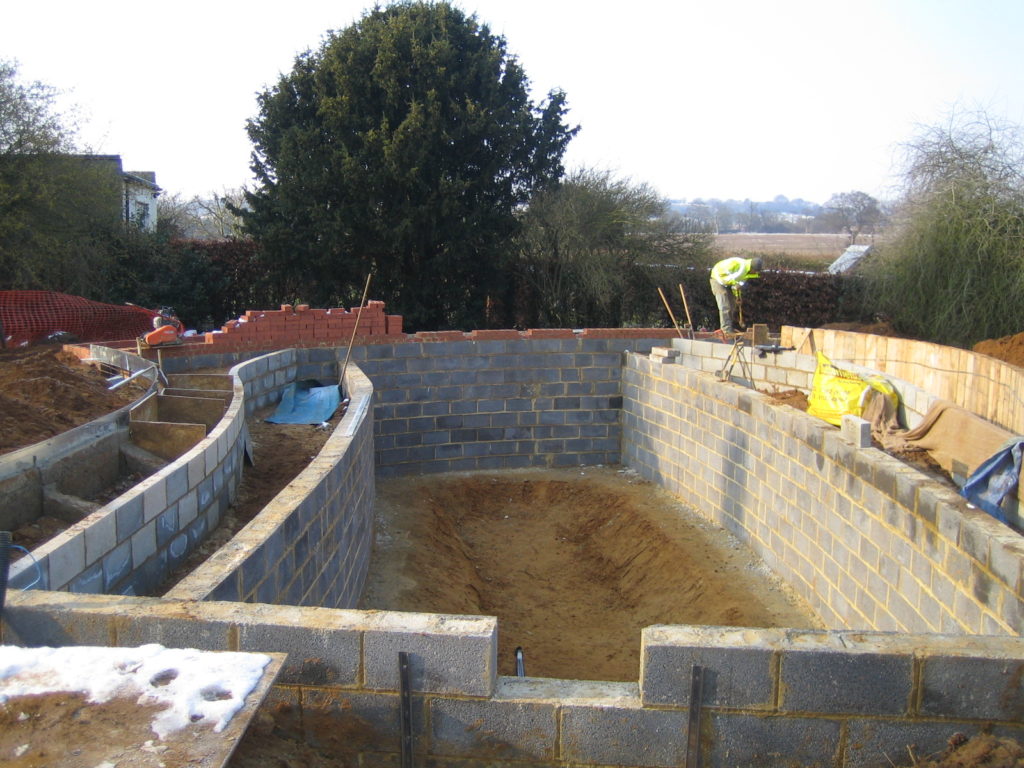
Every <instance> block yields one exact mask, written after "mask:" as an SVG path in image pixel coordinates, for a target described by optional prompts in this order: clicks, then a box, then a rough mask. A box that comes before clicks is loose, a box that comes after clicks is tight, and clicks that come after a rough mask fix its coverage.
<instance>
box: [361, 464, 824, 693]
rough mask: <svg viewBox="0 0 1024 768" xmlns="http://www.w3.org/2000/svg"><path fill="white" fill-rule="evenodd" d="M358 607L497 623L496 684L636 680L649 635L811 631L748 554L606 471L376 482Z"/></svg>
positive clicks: (657, 492)
mask: <svg viewBox="0 0 1024 768" xmlns="http://www.w3.org/2000/svg"><path fill="white" fill-rule="evenodd" d="M375 527H376V540H375V544H374V551H373V556H372V558H371V562H370V571H369V575H368V580H367V587H366V590H365V592H364V595H363V599H362V601H361V603H360V607H361V608H364V609H381V610H397V611H416V612H427V613H446V614H469V615H488V616H496V617H497V618H498V673H499V674H503V675H514V674H516V669H515V650H516V648H522V650H523V655H524V660H525V672H526V675H527V676H530V677H557V678H568V679H578V680H608V681H623V682H626V681H635V680H637V679H638V677H639V665H640V631H641V629H642V628H643V627H646V626H650V625H655V624H703V625H717V626H744V627H799V628H818V627H821V626H822V624H821V622H820V620H819V619H818V618H817V617H816V616H815V615H814V613H813V611H811V610H810V609H809V608H808V607H807V606H806V605H805V604H804V603H803V602H802V601H801V600H800V599H799V598H797V597H795V596H794V595H793V594H792V592H791V591H790V590H789V589H788V588H787V587H786V585H785V584H783V583H782V582H781V580H779V579H778V578H777V577H776V576H775V575H774V574H773V573H772V572H771V571H770V570H769V569H768V568H767V567H766V566H765V565H764V563H763V562H761V561H760V560H759V559H758V558H757V557H755V555H754V554H753V553H752V552H751V551H750V550H749V549H748V548H747V547H746V546H745V545H743V544H741V543H740V542H739V541H738V540H737V539H736V538H735V537H733V536H732V535H731V534H729V533H728V531H726V530H725V529H723V528H720V527H719V526H716V525H714V524H712V523H709V522H708V521H707V520H705V519H703V518H701V517H700V516H699V515H698V514H697V513H696V512H695V511H693V510H691V509H688V508H687V507H685V506H684V505H682V504H681V503H679V502H678V501H677V500H676V499H675V498H674V497H672V496H671V495H670V494H668V493H667V492H665V491H663V490H662V489H660V488H658V487H657V486H656V485H654V484H652V483H649V482H647V481H644V480H642V479H640V478H639V476H637V475H636V474H635V473H634V472H632V471H630V470H626V469H622V468H618V467H580V468H575V469H564V470H542V469H529V470H509V471H502V472H483V473H480V472H468V473H446V474H441V475H426V476H413V477H406V478H398V479H390V480H382V479H378V482H377V503H376V507H375Z"/></svg>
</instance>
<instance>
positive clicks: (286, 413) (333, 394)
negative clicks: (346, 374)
mask: <svg viewBox="0 0 1024 768" xmlns="http://www.w3.org/2000/svg"><path fill="white" fill-rule="evenodd" d="M340 402H341V392H340V391H339V390H338V385H337V384H331V385H330V386H326V387H322V386H320V382H318V381H314V380H311V379H307V380H305V381H293V382H292V383H291V384H289V385H288V386H287V387H286V388H285V390H284V394H282V395H281V402H280V404H279V405H278V406H277V410H275V411H274V415H273V416H271V417H269V418H268V419H267V421H269V422H270V423H271V424H322V423H323V422H325V421H329V420H330V418H331V417H332V416H333V415H334V412H335V411H336V410H338V405H339V403H340Z"/></svg>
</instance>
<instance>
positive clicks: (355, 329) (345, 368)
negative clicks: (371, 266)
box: [338, 272, 373, 388]
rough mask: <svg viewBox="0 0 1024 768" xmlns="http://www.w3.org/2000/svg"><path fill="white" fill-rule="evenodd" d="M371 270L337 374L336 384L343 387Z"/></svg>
mask: <svg viewBox="0 0 1024 768" xmlns="http://www.w3.org/2000/svg"><path fill="white" fill-rule="evenodd" d="M371 277H373V272H370V273H369V274H367V275H366V287H365V288H363V298H362V300H361V301H360V302H359V311H358V312H357V313H356V324H355V325H354V326H352V338H350V339H349V340H348V352H346V353H345V364H344V365H343V366H341V375H340V376H338V386H339V387H342V388H344V385H345V371H346V370H348V361H349V358H350V357H352V345H353V344H355V342H356V332H357V331H358V330H359V320H360V318H361V317H362V316H363V305H364V304H366V296H367V295H368V294H369V293H370V278H371Z"/></svg>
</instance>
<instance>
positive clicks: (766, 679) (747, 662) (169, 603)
mask: <svg viewBox="0 0 1024 768" xmlns="http://www.w3.org/2000/svg"><path fill="white" fill-rule="evenodd" d="M497 631H498V627H497V622H496V620H495V619H494V618H492V617H468V616H442V615H431V614H409V613H393V612H387V611H352V610H331V609H322V608H301V607H292V606H268V605H260V606H253V605H247V604H243V603H223V602H195V601H191V600H174V599H167V598H164V599H157V598H133V597H117V596H109V595H84V596H80V597H79V598H78V599H76V600H74V601H67V600H66V599H65V598H64V597H63V596H62V595H60V594H59V593H53V592H43V591H35V590H32V591H28V592H18V593H15V594H14V595H12V597H11V600H10V602H9V606H8V609H7V611H6V614H5V622H4V624H3V625H2V628H0V641H2V642H3V643H13V644H22V645H54V646H60V645H112V646H135V645H140V644H143V643H160V644H162V645H165V646H169V647H196V648H201V649H204V650H232V651H250V652H276V653H287V659H286V661H285V664H284V667H283V669H282V672H281V676H280V678H279V680H278V684H277V686H276V687H275V691H274V696H273V703H279V704H281V705H282V706H283V707H284V709H283V710H280V711H276V712H275V725H276V726H277V727H279V728H282V729H286V730H287V729H292V730H294V731H296V732H297V737H298V738H304V739H305V740H306V741H307V742H309V743H310V744H311V745H313V746H316V747H319V748H321V749H324V750H327V751H329V752H330V754H332V755H334V756H337V757H344V758H345V759H348V760H351V761H352V762H353V763H355V762H359V764H391V763H392V762H393V761H395V760H396V759H397V757H398V752H399V751H400V733H399V717H398V695H397V694H398V688H399V682H398V653H399V652H402V651H404V652H406V653H408V654H409V655H410V661H411V667H412V675H411V687H412V691H413V697H412V702H413V731H414V741H415V747H416V753H417V756H418V759H420V760H433V761H444V760H457V761H458V762H459V764H460V765H465V766H467V767H469V768H482V766H484V765H487V766H506V768H511V767H512V766H582V767H584V768H596V767H597V766H610V765H619V766H638V767H646V766H650V767H651V768H655V767H658V768H661V767H667V766H675V765H681V764H683V762H684V760H685V755H686V747H687V744H688V739H689V737H690V735H691V734H690V733H689V722H690V717H691V715H692V714H694V713H693V712H692V709H693V707H694V706H699V707H700V713H699V717H700V721H701V729H700V734H699V737H698V738H696V741H697V743H698V746H699V750H700V753H701V757H702V761H703V764H704V765H708V766H751V765H761V766H776V765H789V764H799V765H819V766H832V767H833V768H868V767H870V768H881V767H882V766H887V765H890V763H889V762H888V759H890V758H896V757H897V756H898V757H899V758H900V759H903V756H905V755H906V750H907V748H908V747H910V748H912V749H913V750H914V751H915V753H916V754H917V755H926V754H930V753H933V752H937V751H939V750H941V749H942V748H943V747H944V746H945V744H946V742H947V740H948V739H949V737H950V736H951V735H952V734H953V733H956V732H960V733H963V734H965V735H967V736H971V735H974V734H977V733H980V732H982V731H989V730H991V731H992V732H994V733H996V734H997V735H1004V736H1010V737H1013V738H1017V739H1018V740H1019V739H1022V738H1024V717H1022V712H1024V710H1022V707H1024V639H1022V638H1019V637H986V638H980V637H969V636H950V635H914V636H908V635H900V634H895V633H885V632H831V631H824V630H814V631H810V630H786V629H749V628H735V627H690V626H654V627H648V628H646V629H645V630H644V631H643V634H642V637H641V638H640V639H639V642H640V643H641V647H640V650H641V677H640V679H639V681H638V683H608V682H598V681H594V682H589V681H573V680H553V679H539V678H515V677H500V676H497V675H496V673H495V669H496V664H495V653H496V648H497ZM695 665H696V666H699V667H700V668H701V670H702V673H703V677H704V687H703V695H702V699H701V700H700V701H699V702H694V701H691V700H690V691H691V685H690V681H691V675H692V671H693V667H694V666H695ZM745 681H749V683H750V685H749V686H748V685H745ZM289 720H290V721H291V724H289V722H288V721H289Z"/></svg>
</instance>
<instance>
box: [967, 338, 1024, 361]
mask: <svg viewBox="0 0 1024 768" xmlns="http://www.w3.org/2000/svg"><path fill="white" fill-rule="evenodd" d="M972 351H974V352H978V353H980V354H982V355H988V356H989V357H994V358H996V359H997V360H1002V361H1003V362H1006V363H1010V364H1011V365H1018V366H1021V367H1024V332H1022V333H1018V334H1016V335H1014V336H1003V337H1002V338H1001V339H986V340H985V341H979V342H978V343H977V344H975V345H974V347H973V348H972Z"/></svg>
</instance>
